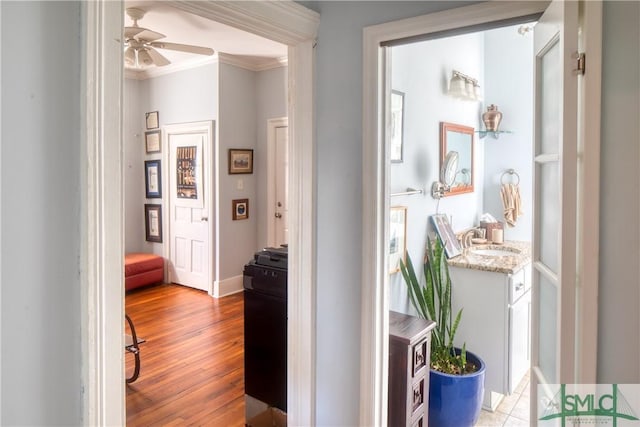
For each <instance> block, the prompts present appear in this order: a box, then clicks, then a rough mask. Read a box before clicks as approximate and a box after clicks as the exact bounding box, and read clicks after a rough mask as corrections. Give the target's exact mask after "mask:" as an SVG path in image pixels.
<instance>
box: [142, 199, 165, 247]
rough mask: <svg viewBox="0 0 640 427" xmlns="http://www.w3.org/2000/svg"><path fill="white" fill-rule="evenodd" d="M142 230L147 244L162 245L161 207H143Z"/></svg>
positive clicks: (148, 205) (150, 205)
mask: <svg viewBox="0 0 640 427" xmlns="http://www.w3.org/2000/svg"><path fill="white" fill-rule="evenodd" d="M144 229H145V232H146V239H147V242H155V243H162V206H161V205H152V204H145V205H144Z"/></svg>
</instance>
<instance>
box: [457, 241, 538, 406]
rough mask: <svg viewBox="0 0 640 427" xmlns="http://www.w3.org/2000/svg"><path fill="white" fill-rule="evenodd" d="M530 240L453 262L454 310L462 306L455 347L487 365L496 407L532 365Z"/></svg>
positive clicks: (490, 400)
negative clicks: (464, 345) (463, 348)
mask: <svg viewBox="0 0 640 427" xmlns="http://www.w3.org/2000/svg"><path fill="white" fill-rule="evenodd" d="M530 252H531V251H530V245H529V243H525V242H513V241H507V242H505V244H504V245H500V246H498V245H482V246H479V247H471V248H467V249H465V250H464V252H463V254H462V255H459V256H457V257H455V258H452V259H450V260H449V271H450V275H451V283H452V302H453V312H454V313H456V312H457V311H458V310H459V309H460V308H462V309H463V310H462V319H461V321H460V324H459V326H458V331H457V333H456V339H455V345H456V346H458V347H461V346H462V344H463V343H466V348H467V349H468V350H469V351H472V352H474V353H476V354H477V355H478V356H480V358H482V359H483V360H484V362H485V364H486V374H485V395H484V402H483V406H484V407H485V409H489V410H492V411H494V410H495V409H496V407H497V406H498V404H499V403H500V401H501V400H502V398H503V397H504V395H508V394H511V393H512V392H513V391H514V390H515V388H516V387H517V385H518V384H519V383H520V381H521V380H522V379H523V377H524V375H525V374H526V373H527V371H528V369H529V366H530V341H531V327H530V324H531V255H530Z"/></svg>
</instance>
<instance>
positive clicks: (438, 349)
mask: <svg viewBox="0 0 640 427" xmlns="http://www.w3.org/2000/svg"><path fill="white" fill-rule="evenodd" d="M400 269H401V271H402V276H403V277H404V280H405V282H406V283H407V287H408V291H409V298H410V300H411V304H412V305H413V307H414V308H415V309H416V311H417V312H418V315H419V316H420V317H423V318H425V319H427V320H432V321H434V322H436V326H435V328H434V329H433V330H432V332H431V353H430V356H431V360H430V368H431V370H430V374H429V426H430V427H440V426H456V427H463V426H473V425H474V424H475V422H476V421H477V419H478V416H479V414H480V409H481V406H482V399H483V393H484V372H485V365H484V362H483V361H482V360H481V359H480V358H479V357H478V356H476V355H475V354H473V353H471V352H469V351H467V350H466V348H465V345H464V344H463V346H462V348H455V347H454V346H453V340H454V338H455V334H456V329H457V328H458V324H459V323H460V319H461V317H462V309H460V310H459V311H458V312H457V313H456V314H455V316H454V314H453V312H452V308H451V277H450V276H449V266H448V264H447V260H446V256H445V253H444V247H443V245H442V243H441V242H440V240H439V239H436V241H435V244H432V242H431V239H429V238H427V256H426V260H425V263H424V281H425V283H424V284H421V283H420V281H419V280H418V278H417V276H416V273H415V270H414V268H413V264H412V262H411V258H410V257H409V254H407V263H406V264H405V263H404V262H402V261H400Z"/></svg>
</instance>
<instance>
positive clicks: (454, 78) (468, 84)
mask: <svg viewBox="0 0 640 427" xmlns="http://www.w3.org/2000/svg"><path fill="white" fill-rule="evenodd" d="M449 95H451V96H453V97H454V98H459V99H465V100H469V101H480V100H481V99H480V85H479V84H478V80H477V79H474V78H472V77H469V76H467V75H466V74H462V73H461V72H460V71H456V70H453V72H452V75H451V80H450V81H449Z"/></svg>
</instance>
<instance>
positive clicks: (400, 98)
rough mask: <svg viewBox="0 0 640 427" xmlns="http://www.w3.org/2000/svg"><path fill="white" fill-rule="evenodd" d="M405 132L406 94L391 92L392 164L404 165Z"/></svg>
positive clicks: (397, 91) (396, 91)
mask: <svg viewBox="0 0 640 427" xmlns="http://www.w3.org/2000/svg"><path fill="white" fill-rule="evenodd" d="M403 130H404V93H402V92H400V91H399V90H392V91H391V140H390V145H391V150H390V153H391V154H390V157H391V163H402V138H403Z"/></svg>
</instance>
